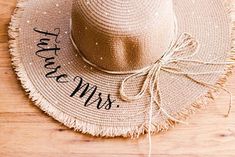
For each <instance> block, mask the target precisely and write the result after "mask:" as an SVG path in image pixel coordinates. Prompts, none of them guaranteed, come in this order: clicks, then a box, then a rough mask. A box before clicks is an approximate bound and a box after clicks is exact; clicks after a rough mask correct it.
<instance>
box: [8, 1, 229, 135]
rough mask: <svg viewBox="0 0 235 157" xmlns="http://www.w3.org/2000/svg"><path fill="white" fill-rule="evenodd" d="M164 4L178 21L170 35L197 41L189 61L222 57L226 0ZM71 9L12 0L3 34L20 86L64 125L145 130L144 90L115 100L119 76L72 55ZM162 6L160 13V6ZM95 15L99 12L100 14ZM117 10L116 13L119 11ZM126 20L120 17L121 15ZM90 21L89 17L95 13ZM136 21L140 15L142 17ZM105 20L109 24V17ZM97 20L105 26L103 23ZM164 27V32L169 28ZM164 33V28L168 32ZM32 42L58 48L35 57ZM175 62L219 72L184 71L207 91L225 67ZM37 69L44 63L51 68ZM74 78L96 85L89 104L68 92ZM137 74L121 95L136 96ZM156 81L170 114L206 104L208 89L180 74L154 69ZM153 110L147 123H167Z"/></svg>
mask: <svg viewBox="0 0 235 157" xmlns="http://www.w3.org/2000/svg"><path fill="white" fill-rule="evenodd" d="M104 2H105V1H104ZM146 2H147V1H146ZM157 2H158V1H157ZM157 2H155V0H152V1H149V2H148V3H147V4H146V5H143V4H142V3H141V1H140V0H138V1H136V4H138V6H137V7H140V10H139V11H140V14H139V15H142V14H144V12H145V11H146V10H147V11H148V10H150V11H151V9H154V8H159V7H160V6H161V3H160V2H161V1H159V4H158V3H157ZM89 3H92V1H89ZM112 3H113V5H115V4H116V3H117V4H119V3H124V4H125V5H127V4H126V2H125V1H122V0H120V1H119V3H118V2H117V0H116V1H112ZM112 3H108V4H112ZM141 5H142V6H141ZM166 5H167V4H166ZM168 5H169V4H168ZM172 5H173V8H174V11H175V14H176V18H177V22H178V34H181V33H183V32H189V33H190V34H192V36H194V37H195V38H196V39H197V40H198V42H199V43H200V48H199V50H198V53H197V55H196V56H195V59H198V60H201V61H211V60H213V59H215V58H219V59H218V62H225V61H226V60H227V59H231V57H232V56H231V53H230V52H231V41H232V30H231V28H232V25H231V19H230V17H229V13H231V9H230V8H231V6H230V2H229V1H221V0H213V1H211V0H197V1H191V0H190V1H189V0H180V1H179V0H174V1H173V4H172ZM97 6H99V5H97ZM145 7H146V8H145ZM141 8H142V9H143V10H141ZM131 9H132V8H130V11H131ZM168 11H169V10H168ZM71 12H72V0H68V1H64V0H46V1H45V0H24V1H19V3H18V6H17V9H16V12H15V14H14V16H13V17H12V22H11V24H10V30H9V35H10V37H11V40H10V50H11V54H12V56H13V57H12V60H13V64H14V66H15V70H16V73H17V75H18V77H19V79H20V80H21V82H22V85H23V87H24V89H25V90H26V91H27V92H28V93H29V96H30V98H31V99H32V101H35V104H36V105H37V106H38V107H40V108H41V109H42V110H43V111H45V112H46V113H48V114H49V115H50V116H52V117H54V118H55V119H56V120H58V121H59V122H61V123H63V124H64V125H66V126H68V127H70V128H74V129H75V130H78V131H81V132H83V133H89V134H91V135H94V136H107V137H114V136H125V137H126V136H130V137H138V136H139V135H140V134H142V133H145V132H146V131H147V130H148V124H147V123H146V121H147V120H148V118H149V117H148V113H146V112H142V111H144V110H146V108H148V107H149V94H148V93H146V95H145V96H144V97H143V98H142V99H140V100H138V101H134V102H125V101H123V100H122V99H121V98H120V93H119V88H120V83H121V82H122V80H123V79H124V78H125V77H127V75H110V74H106V73H103V72H100V71H99V70H96V69H95V68H93V67H90V66H89V65H88V64H86V63H85V62H84V61H83V60H82V59H81V57H79V55H78V54H77V51H76V50H75V49H74V47H73V45H72V43H71V40H70V36H69V33H70V19H71ZM162 12H163V13H162V14H163V15H164V11H162ZM169 12H170V11H169ZM159 13H161V11H160V12H159ZM169 14H170V13H167V16H169V17H171V14H170V15H169ZM103 15H104V16H105V14H103ZM107 16H108V15H107ZM117 16H118V15H117ZM120 16H122V14H121V13H120ZM123 16H124V15H123ZM126 18H127V19H128V16H127V17H126ZM138 18H139V17H138ZM123 19H125V18H123ZM92 20H96V18H94V19H92ZM92 20H91V21H92ZM100 20H102V19H100ZM103 20H105V19H103ZM142 20H146V19H145V18H142ZM170 21H172V20H170ZM170 21H168V20H166V24H168V23H171V22H170ZM113 22H114V25H115V21H113ZM134 22H135V21H134V20H133V23H132V25H131V26H133V27H134V26H135V23H134ZM171 25H172V23H171V24H170V26H171ZM105 26H107V27H109V26H108V25H105ZM114 28H115V27H114ZM170 28H171V27H169V29H170ZM78 29H79V28H78ZM117 29H118V30H119V29H120V28H118V27H117V28H116V29H114V30H113V31H112V33H113V34H115V33H116V35H117V34H118V33H121V34H122V35H123V34H126V36H129V34H128V32H129V33H130V31H125V28H124V29H122V30H124V31H123V32H120V31H118V32H117ZM156 29H158V28H156ZM35 30H38V31H39V30H41V31H44V32H46V31H48V32H51V33H55V34H56V33H57V34H59V35H58V38H55V36H53V35H45V34H44V35H43V34H42V33H38V32H36V31H35ZM108 30H109V29H108ZM108 30H107V31H108ZM131 30H132V29H131ZM137 30H138V29H137ZM137 30H135V31H137ZM107 31H106V33H107ZM97 32H99V31H97ZM104 32H105V31H104ZM165 32H166V31H165ZM169 32H172V31H171V30H169ZM112 33H111V34H112ZM119 35H120V34H119ZM171 35H172V34H171V33H169V36H171ZM162 36H163V35H162ZM45 38H47V39H50V40H49V41H47V43H48V45H38V43H40V42H42V41H44V42H46V40H45ZM41 39H44V40H41ZM40 40H41V41H40ZM80 40H83V39H80ZM160 40H161V39H160V38H159V39H156V40H155V41H156V43H158V42H160ZM166 40H167V39H166ZM111 42H112V41H111ZM151 42H153V39H151ZM166 42H167V41H166ZM94 44H96V43H94ZM86 45H87V46H89V43H86ZM96 45H97V44H96ZM40 46H41V47H44V48H45V46H46V47H48V49H50V48H55V47H57V48H59V50H57V51H55V50H51V51H49V50H48V51H43V52H41V53H40V55H41V57H39V56H37V55H35V54H36V52H37V51H38V50H40ZM91 46H92V43H91ZM97 52H98V51H97ZM42 56H43V57H42ZM101 57H102V56H101ZM46 58H47V60H46ZM48 58H49V59H48ZM48 61H53V64H51V65H48V66H45V64H46V63H48ZM152 61H153V60H151V61H150V62H152ZM145 64H147V62H144V63H143V64H142V65H141V67H142V66H144V65H145ZM101 65H102V64H101ZM58 66H60V68H58ZM175 66H182V67H184V71H187V72H203V71H208V70H210V71H213V70H214V71H219V70H220V71H221V70H224V74H223V75H221V74H209V75H200V76H192V77H193V78H194V79H196V80H198V81H201V82H207V83H210V84H214V85H217V88H216V89H215V90H218V89H220V87H221V86H222V85H223V84H224V82H225V80H226V78H227V75H228V73H229V71H230V68H231V67H229V66H225V65H213V66H211V65H200V66H190V67H189V66H183V65H175ZM45 67H50V68H51V69H50V68H45ZM56 67H57V69H56V71H55V68H56ZM121 69H122V68H121ZM53 70H54V73H51V74H50V75H48V76H47V77H46V74H48V73H49V72H51V71H53ZM62 74H66V76H67V77H66V78H65V77H63V78H60V81H62V80H63V81H65V82H63V83H58V80H57V81H56V77H55V76H58V75H62ZM78 77H81V78H82V79H83V84H85V83H89V84H90V87H92V86H96V87H97V90H96V93H95V94H94V96H93V97H92V99H91V101H90V102H92V101H94V103H91V104H90V105H88V106H87V107H85V106H84V103H85V101H86V100H87V99H88V97H89V94H86V95H85V96H84V97H83V98H80V97H79V96H80V95H81V91H82V90H81V91H79V92H78V93H76V94H75V95H74V96H73V97H71V94H72V93H73V91H74V90H75V89H76V87H77V86H78V84H79V80H80V79H79V78H78ZM57 78H58V77H57ZM75 78H77V79H75ZM143 79H144V78H136V79H135V80H132V81H130V82H129V83H128V86H127V89H126V91H127V94H130V95H133V93H134V94H136V93H137V92H138V91H139V89H140V88H141V86H142V83H143ZM159 86H160V87H159V89H161V91H160V92H161V95H162V107H163V108H164V109H165V110H166V111H167V112H168V113H169V114H170V115H172V116H174V117H176V118H178V119H185V118H186V117H188V115H189V114H191V113H193V112H194V111H195V110H196V109H198V108H200V106H201V105H202V104H206V103H207V102H208V100H210V98H212V95H211V93H212V92H214V91H215V90H213V91H212V90H210V89H208V88H207V87H205V86H203V85H201V84H198V83H196V82H195V81H192V80H190V79H188V78H186V77H184V76H182V75H175V74H170V73H167V72H161V75H160V79H159ZM109 96H110V97H111V100H115V102H114V103H112V106H111V108H110V109H109V110H107V108H106V109H105V107H103V108H101V109H98V108H97V103H98V100H97V101H95V100H96V99H99V100H100V98H102V103H105V101H106V100H107V99H108V97H109ZM153 115H154V116H153V118H152V127H151V130H152V131H153V132H159V131H163V130H167V129H168V128H169V127H170V126H174V124H175V122H173V121H171V120H170V119H169V118H168V117H167V116H165V115H164V114H162V113H159V112H158V108H157V107H156V106H154V108H153Z"/></svg>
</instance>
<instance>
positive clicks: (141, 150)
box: [0, 0, 235, 157]
mask: <svg viewBox="0 0 235 157" xmlns="http://www.w3.org/2000/svg"><path fill="white" fill-rule="evenodd" d="M15 3H16V0H7V1H6V0H0V157H42V156H44V157H90V156H91V157H110V156H111V157H119V156H124V157H135V156H136V157H143V156H146V153H147V152H148V143H147V142H148V141H147V138H144V137H142V138H141V139H139V140H130V139H122V138H115V139H103V138H95V137H91V136H88V135H82V134H80V133H76V132H74V131H72V130H69V129H68V128H66V127H64V126H62V125H61V124H59V123H58V122H56V121H55V120H53V119H52V118H51V117H49V116H47V115H46V114H45V113H43V112H42V111H40V110H39V109H38V108H37V107H35V106H34V105H33V103H31V102H30V100H29V99H28V97H27V95H26V94H25V92H24V90H23V89H22V88H21V86H20V83H19V81H18V80H17V78H16V75H15V73H14V72H13V69H12V67H11V61H10V55H9V51H8V44H7V42H8V36H7V26H8V23H9V20H10V15H11V12H12V11H13V9H14V7H15ZM227 88H228V89H229V90H230V91H231V92H232V93H233V95H235V76H233V77H231V78H230V79H229V82H228V83H227ZM228 98H229V97H228V95H227V94H226V93H220V94H219V96H218V97H217V99H216V103H213V104H210V105H208V106H206V108H205V109H203V110H201V111H200V112H198V113H197V114H195V115H193V116H192V117H191V118H190V119H189V120H188V121H189V123H190V124H189V125H188V126H185V125H178V126H176V127H175V128H174V129H171V130H170V131H168V132H165V133H161V134H158V135H155V136H153V137H152V138H153V156H157V157H189V156H190V157H234V156H235V119H234V118H235V109H233V110H232V113H231V115H230V117H229V118H224V116H223V114H224V113H226V111H227V108H228V106H227V104H228ZM234 103H235V102H234Z"/></svg>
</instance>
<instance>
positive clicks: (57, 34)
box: [33, 27, 60, 43]
mask: <svg viewBox="0 0 235 157" xmlns="http://www.w3.org/2000/svg"><path fill="white" fill-rule="evenodd" d="M33 30H34V31H35V32H38V33H39V34H44V35H45V36H47V35H49V36H54V37H55V42H56V43H60V41H58V36H59V34H60V28H55V29H54V31H55V33H49V32H48V31H42V30H39V29H37V28H36V27H35V28H34V29H33Z"/></svg>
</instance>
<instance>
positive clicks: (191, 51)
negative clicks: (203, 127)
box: [120, 33, 233, 156]
mask: <svg viewBox="0 0 235 157" xmlns="http://www.w3.org/2000/svg"><path fill="white" fill-rule="evenodd" d="M198 47H199V43H198V42H197V41H196V39H195V38H193V37H192V36H191V35H189V34H187V33H183V34H182V35H181V36H180V37H179V38H178V39H177V40H176V41H175V42H172V43H171V46H170V48H169V49H168V51H166V52H165V53H164V55H163V56H162V58H161V59H159V60H158V61H157V62H155V63H154V64H153V65H151V66H149V67H147V68H144V69H142V70H140V71H138V72H136V73H134V74H131V75H130V76H128V77H126V78H125V79H124V80H123V81H122V84H121V87H120V95H121V98H122V99H123V100H125V101H129V102H131V101H135V100H139V99H141V98H143V96H144V95H145V94H146V92H147V91H149V93H150V108H149V121H148V134H149V142H150V148H149V156H150V155H151V149H152V148H151V126H152V117H153V115H152V114H153V104H156V105H157V106H158V109H159V112H161V113H163V114H164V115H165V116H166V117H167V118H169V119H170V120H172V121H175V122H178V123H183V124H187V123H186V122H184V121H181V120H179V119H176V118H175V117H173V116H172V115H170V114H168V112H167V111H166V110H165V109H164V108H163V107H162V105H161V103H162V100H161V97H162V96H161V92H160V86H159V78H160V74H161V72H162V71H165V72H168V73H171V74H175V75H182V76H185V77H186V78H188V79H190V80H192V81H193V82H195V83H197V84H199V85H202V86H204V87H206V88H209V89H212V90H215V89H216V88H217V87H216V85H212V84H209V83H205V82H201V81H198V80H196V79H194V78H193V77H192V75H195V76H198V75H209V74H223V73H225V71H224V70H223V71H205V72H188V71H184V70H183V69H182V68H180V67H178V66H174V67H173V66H170V65H171V64H172V63H175V64H180V63H184V65H186V66H187V65H189V64H194V65H196V66H197V65H227V64H233V63H232V62H218V61H217V60H218V59H219V58H216V59H214V60H211V61H209V62H206V61H200V60H194V59H192V58H193V56H195V55H196V54H197V52H198V51H197V49H198ZM141 76H142V77H143V76H145V81H144V83H143V86H142V88H141V90H140V91H139V93H138V94H136V95H130V96H129V95H127V94H126V93H125V88H126V87H127V82H128V81H130V80H132V79H135V78H137V77H141ZM222 89H223V90H224V91H226V92H227V93H229V94H230V103H229V110H228V113H227V115H226V116H228V115H229V113H230V110H231V104H232V95H231V93H230V92H229V91H228V90H226V89H225V88H222ZM144 112H145V111H144Z"/></svg>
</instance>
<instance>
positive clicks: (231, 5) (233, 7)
mask: <svg viewBox="0 0 235 157" xmlns="http://www.w3.org/2000/svg"><path fill="white" fill-rule="evenodd" d="M26 3H27V0H18V3H17V6H16V9H15V11H14V13H13V15H12V19H11V22H10V24H9V38H10V40H9V49H10V53H11V55H12V64H13V66H14V70H15V72H16V74H17V75H18V79H19V80H20V81H21V84H22V87H23V88H24V89H25V91H26V92H27V93H28V95H29V97H30V99H31V100H32V101H33V102H35V104H36V105H37V106H38V107H39V108H41V109H42V110H43V111H44V112H46V113H47V114H48V115H50V116H52V117H53V118H54V119H56V120H58V121H60V122H62V123H63V124H65V125H66V126H68V127H70V128H73V129H74V130H75V131H80V132H82V133H84V134H86V133H89V134H91V135H93V136H102V137H115V136H123V137H131V138H138V137H139V136H140V135H141V134H144V133H146V132H147V131H148V126H147V125H146V124H143V125H141V126H139V127H131V128H129V129H127V128H124V127H106V126H98V125H94V124H89V123H86V122H83V121H80V120H78V119H76V118H74V117H71V116H68V115H66V114H65V113H63V112H62V111H60V110H58V109H57V108H55V107H53V106H52V105H51V104H50V103H48V102H47V100H46V99H45V98H44V97H43V96H42V95H41V94H40V93H39V92H38V91H37V90H36V89H35V88H34V86H33V84H32V82H31V81H30V79H29V77H28V75H27V73H26V71H25V69H24V66H23V64H22V62H21V56H20V54H19V52H18V46H17V44H18V42H19V41H18V35H19V31H20V27H19V26H20V24H19V19H20V18H21V15H22V12H23V11H24V8H25V6H26V5H25V4H26ZM223 4H224V6H225V7H226V8H227V10H226V12H227V13H228V16H230V17H231V51H230V52H228V58H227V59H228V61H235V1H234V0H223ZM232 68H233V66H232V65H227V66H226V69H225V70H226V72H225V74H223V75H221V77H220V79H219V81H218V82H217V84H216V89H215V90H210V91H209V92H208V93H207V94H206V95H204V96H202V97H200V98H199V99H198V100H197V101H196V102H195V103H193V104H192V105H191V107H189V108H184V109H182V110H181V112H179V113H178V114H177V115H175V117H176V118H177V119H181V120H185V119H186V118H188V117H189V115H191V114H194V113H195V112H196V111H198V110H199V109H201V108H202V107H205V105H206V104H208V103H211V102H213V100H214V97H215V95H216V93H218V91H219V90H220V89H222V88H223V87H224V85H225V83H226V81H227V79H228V77H229V76H230V75H231V74H232ZM175 124H176V123H175V122H174V121H172V120H170V119H168V120H166V121H165V123H164V125H159V124H154V123H153V128H154V129H153V133H158V132H161V131H166V130H168V129H169V128H171V127H174V126H175Z"/></svg>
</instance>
